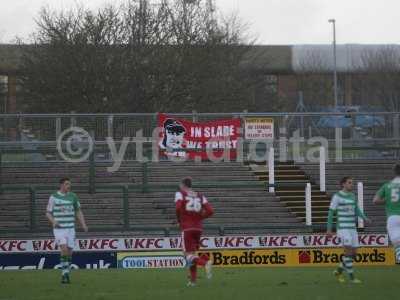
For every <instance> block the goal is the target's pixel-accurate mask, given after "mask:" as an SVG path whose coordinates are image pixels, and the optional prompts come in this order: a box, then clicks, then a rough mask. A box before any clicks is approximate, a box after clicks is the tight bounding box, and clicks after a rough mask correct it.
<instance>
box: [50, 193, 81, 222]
mask: <svg viewBox="0 0 400 300" xmlns="http://www.w3.org/2000/svg"><path fill="white" fill-rule="evenodd" d="M80 207H81V205H80V203H79V199H78V197H77V196H76V194H75V193H72V192H69V193H67V194H63V193H61V192H55V193H53V194H52V195H51V196H50V199H49V203H48V205H47V212H49V213H51V214H52V215H53V218H54V220H55V221H57V222H58V224H59V225H60V228H64V229H65V228H75V213H76V211H77V210H78V209H79V208H80Z"/></svg>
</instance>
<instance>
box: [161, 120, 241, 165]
mask: <svg viewBox="0 0 400 300" xmlns="http://www.w3.org/2000/svg"><path fill="white" fill-rule="evenodd" d="M158 127H159V128H161V133H160V140H159V143H158V145H159V147H160V153H161V154H162V155H166V156H169V157H177V158H188V159H195V158H197V157H198V158H201V159H202V160H206V159H208V160H213V159H215V160H218V159H222V157H224V158H229V159H235V158H236V154H237V147H238V139H239V137H240V128H241V121H240V119H238V118H237V119H227V120H215V121H208V122H201V123H199V122H191V121H188V120H183V119H178V118H175V117H172V116H168V115H165V114H159V115H158Z"/></svg>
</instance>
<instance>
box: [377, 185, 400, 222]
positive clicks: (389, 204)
mask: <svg viewBox="0 0 400 300" xmlns="http://www.w3.org/2000/svg"><path fill="white" fill-rule="evenodd" d="M378 196H379V197H380V198H382V199H383V200H385V210H386V215H387V217H390V216H400V177H396V178H395V179H393V180H392V181H390V182H387V183H385V184H384V185H383V186H382V187H381V188H380V189H379V191H378Z"/></svg>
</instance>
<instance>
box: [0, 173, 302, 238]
mask: <svg viewBox="0 0 400 300" xmlns="http://www.w3.org/2000/svg"><path fill="white" fill-rule="evenodd" d="M194 187H195V188H196V189H202V188H229V189H236V188H237V189H242V188H244V187H246V188H252V187H254V188H256V187H257V188H260V187H262V188H265V189H267V188H266V187H265V185H264V184H263V183H262V182H257V181H254V182H251V181H250V182H247V181H243V182H198V183H197V184H195V186H194ZM177 188H178V186H177V185H176V184H162V185H161V184H149V183H147V182H146V183H144V184H121V185H117V184H109V185H97V186H96V189H95V192H97V193H103V192H119V193H120V195H121V196H120V201H122V208H123V213H122V221H123V222H122V223H123V224H122V225H121V226H120V227H104V226H103V227H102V226H100V225H97V226H95V227H94V228H92V229H94V231H96V232H107V231H135V230H140V231H145V232H146V231H149V232H150V231H162V232H164V234H165V235H169V234H170V233H171V232H177V231H178V228H177V226H164V227H157V226H156V227H154V226H136V225H132V224H131V219H130V207H129V200H130V199H129V193H130V192H137V193H143V194H146V193H150V192H156V191H170V192H171V193H172V192H174V191H176V190H177ZM54 189H55V187H54V186H52V185H5V186H3V188H2V192H3V193H4V192H18V193H26V194H29V199H30V201H29V211H28V212H27V215H28V217H29V229H26V230H21V229H20V230H18V229H16V230H12V229H11V231H12V233H28V232H31V233H35V232H42V231H44V230H43V228H40V227H39V226H38V220H37V199H38V193H39V192H48V193H49V194H50V193H51V192H53V191H54ZM73 189H74V191H75V192H77V193H78V194H79V192H87V191H88V190H90V188H89V187H88V186H82V185H77V186H75V185H74V187H73ZM131 200H132V199H131ZM133 200H134V199H133ZM43 214H44V212H43ZM288 227H290V225H289V226H288ZM296 227H299V226H293V228H296ZM239 228H247V227H246V225H232V226H206V229H207V230H215V231H218V232H219V233H220V234H223V233H224V231H226V230H233V229H239ZM262 228H268V226H262V225H260V226H259V227H257V229H262ZM47 231H48V230H47ZM9 233H10V228H9V229H4V228H0V234H9Z"/></svg>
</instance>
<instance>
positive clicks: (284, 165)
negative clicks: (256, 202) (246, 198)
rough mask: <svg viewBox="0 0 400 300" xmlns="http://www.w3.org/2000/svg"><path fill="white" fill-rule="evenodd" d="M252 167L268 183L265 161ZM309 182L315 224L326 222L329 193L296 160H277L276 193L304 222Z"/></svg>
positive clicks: (293, 213) (260, 178)
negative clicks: (306, 192)
mask: <svg viewBox="0 0 400 300" xmlns="http://www.w3.org/2000/svg"><path fill="white" fill-rule="evenodd" d="M252 169H253V172H254V174H255V175H256V176H257V177H258V179H259V180H260V181H262V182H264V183H265V184H268V180H269V171H268V169H267V167H266V163H265V162H262V163H257V164H254V163H253V165H252ZM307 183H311V189H312V204H313V205H312V215H313V224H320V225H322V224H325V223H326V217H327V208H328V207H329V201H330V200H329V197H328V195H327V194H326V193H324V192H320V190H319V185H317V184H316V183H315V181H314V180H313V179H312V178H310V177H309V175H308V174H306V172H304V170H302V169H301V168H300V167H299V166H298V165H295V164H294V162H291V161H288V162H279V161H278V162H275V194H276V196H277V197H278V199H279V200H280V202H281V203H282V204H284V205H285V207H287V209H288V210H289V211H290V212H291V213H292V215H293V216H295V217H296V218H297V219H298V220H300V221H301V222H302V223H303V224H305V219H306V212H305V188H306V184H307Z"/></svg>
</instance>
